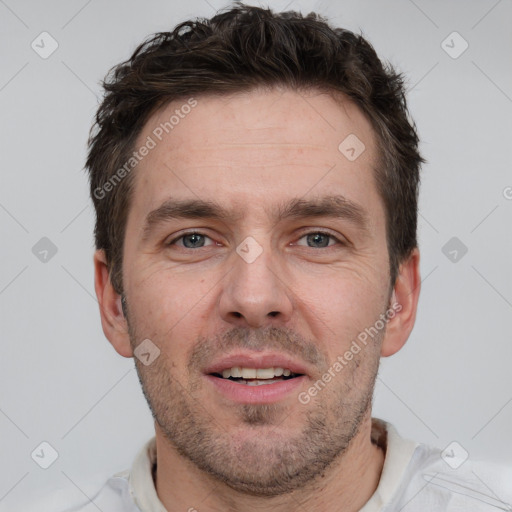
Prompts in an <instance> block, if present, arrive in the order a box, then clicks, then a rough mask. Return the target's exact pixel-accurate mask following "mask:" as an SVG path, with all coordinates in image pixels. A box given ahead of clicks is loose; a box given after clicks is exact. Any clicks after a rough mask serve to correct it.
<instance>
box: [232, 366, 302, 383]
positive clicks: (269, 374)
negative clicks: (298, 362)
mask: <svg viewBox="0 0 512 512" xmlns="http://www.w3.org/2000/svg"><path fill="white" fill-rule="evenodd" d="M291 373H292V372H291V371H290V370H289V369H288V368H241V367H239V366H233V368H226V369H225V370H222V377H223V378H224V379H229V377H234V378H243V379H262V380H269V379H273V378H274V377H281V376H284V377H289V376H290V375H291ZM251 385H255V386H257V385H258V384H251Z"/></svg>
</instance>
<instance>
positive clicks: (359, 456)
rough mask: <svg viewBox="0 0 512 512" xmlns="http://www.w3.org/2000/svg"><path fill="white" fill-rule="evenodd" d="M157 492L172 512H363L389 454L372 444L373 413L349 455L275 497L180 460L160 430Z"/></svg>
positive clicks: (157, 433) (346, 454) (185, 460)
mask: <svg viewBox="0 0 512 512" xmlns="http://www.w3.org/2000/svg"><path fill="white" fill-rule="evenodd" d="M155 428H156V447H157V471H156V491H157V494H158V497H159V499H160V501H161V502H162V504H163V505H164V506H165V508H166V509H167V510H168V511H169V512H171V511H172V512H173V511H175V510H191V511H192V510H194V509H198V510H209V511H211V512H217V511H218V512H220V511H226V510H227V511H229V512H241V511H245V510H248V509H249V510H250V509H252V510H257V511H261V512H263V511H267V510H272V511H275V512H285V511H286V512H288V511H289V510H290V509H292V510H293V509H296V508H297V503H300V504H301V505H302V507H301V508H304V509H305V510H308V511H311V512H317V511H318V512H320V511H321V512H334V511H339V510H344V511H346V512H351V511H354V512H356V511H358V510H360V509H361V508H362V507H363V506H364V505H365V503H366V502H367V501H368V500H369V499H370V497H371V496H372V494H373V493H374V492H375V490H376V489H377V487H378V484H379V479H380V475H381V472H382V467H383V465H384V457H385V454H384V451H383V450H382V449H381V448H380V447H378V446H376V445H375V444H373V443H372V441H371V411H369V412H368V414H367V416H366V418H365V420H364V421H363V423H362V424H361V428H360V429H359V432H358V433H357V435H356V436H355V437H354V438H353V439H352V441H351V443H350V445H349V446H348V448H347V450H346V451H345V453H344V454H343V455H342V456H341V457H339V458H338V460H336V461H335V462H333V464H331V466H329V468H328V469H326V470H325V472H324V473H323V474H321V475H319V476H318V478H316V479H315V481H313V482H311V483H310V484H309V485H307V486H304V487H302V488H301V489H299V490H296V491H293V492H291V493H288V494H286V495H282V496H276V497H272V498H268V497H258V496H252V495H247V494H243V493H240V492H238V491H235V490H233V489H232V488H230V487H229V486H227V485H225V484H224V483H223V482H220V481H218V480H217V479H215V478H213V477H211V476H210V475H207V474H205V473H204V472H202V471H201V470H199V469H198V468H197V467H196V466H195V465H194V464H192V463H191V462H190V461H189V460H188V459H184V458H183V457H182V456H181V455H179V454H178V453H177V452H176V450H175V449H174V447H173V446H172V444H171V443H169V441H168V440H167V439H166V438H165V437H164V435H163V433H162V432H161V430H160V429H159V427H158V425H156V427H155Z"/></svg>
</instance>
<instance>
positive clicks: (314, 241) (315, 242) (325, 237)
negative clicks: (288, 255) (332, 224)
mask: <svg viewBox="0 0 512 512" xmlns="http://www.w3.org/2000/svg"><path fill="white" fill-rule="evenodd" d="M303 239H305V240H306V243H305V244H304V243H301V242H300V240H303ZM331 242H333V243H331ZM336 242H338V243H341V242H340V240H339V239H338V238H336V237H335V236H334V235H332V234H331V233H326V232H324V231H315V232H312V233H307V234H305V235H303V236H301V237H300V239H299V242H297V245H307V246H308V247H313V248H315V249H323V248H324V247H328V246H331V245H334V244H335V243H336Z"/></svg>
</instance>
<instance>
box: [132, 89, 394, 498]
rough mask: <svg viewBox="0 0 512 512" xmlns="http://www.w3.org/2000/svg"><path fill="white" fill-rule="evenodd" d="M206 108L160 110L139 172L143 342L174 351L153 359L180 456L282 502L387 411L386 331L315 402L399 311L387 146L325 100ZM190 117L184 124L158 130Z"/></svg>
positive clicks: (146, 370)
mask: <svg viewBox="0 0 512 512" xmlns="http://www.w3.org/2000/svg"><path fill="white" fill-rule="evenodd" d="M196 101H197V105H196V106H195V107H194V108H192V109H190V110H191V111H190V113H188V114H187V115H184V116H183V112H185V111H188V110H189V109H181V110H180V108H181V106H182V105H183V104H185V103H186V102H185V101H184V102H176V103H173V104H171V105H169V106H168V107H167V108H165V109H162V110H161V111H159V112H157V113H156V114H155V115H154V116H153V117H152V118H151V119H150V120H149V121H148V122H147V124H146V126H145V128H144V130H143V132H142V133H141V134H140V136H139V139H138V143H137V144H136V149H137V148H139V147H140V146H142V145H143V144H144V143H146V141H147V140H148V139H147V137H148V136H150V137H151V138H152V139H153V140H154V142H155V143H156V146H155V147H154V148H153V149H151V150H150V151H149V153H148V155H147V156H145V157H144V159H143V160H142V161H141V162H140V163H139V165H138V166H137V168H136V170H134V173H135V175H134V189H133V199H132V204H131V207H130V212H129V216H128V220H127V227H126V239H125V247H124V256H123V257H124V260H123V284H124V290H125V294H126V298H127V304H128V318H127V320H128V323H129V327H130V338H131V343H132V345H133V347H135V346H137V345H139V344H140V343H141V342H142V341H143V340H145V339H150V340H151V342H152V343H153V344H154V345H156V346H157V347H158V349H159V350H160V355H159V356H158V357H157V358H156V359H155V360H154V361H153V362H152V363H151V364H150V365H147V366H145V365H143V364H141V363H140V361H138V362H137V366H138V372H139V377H140V379H141V382H142V385H143V389H144V392H145V394H146V397H147V399H148V401H149V404H150V407H151V409H152V411H153V414H154V416H155V419H156V421H157V424H158V425H157V430H158V429H159V430H160V431H161V433H162V434H163V435H164V436H165V437H166V438H168V440H169V441H170V443H171V444H172V446H173V447H174V448H175V449H176V451H177V452H178V453H179V454H180V455H181V456H184V457H186V458H188V459H189V460H191V461H192V462H193V463H194V464H195V465H196V466H197V467H199V468H201V469H202V470H204V471H207V472H208V473H210V474H212V475H214V476H216V477H217V478H220V479H221V480H223V481H225V482H226V483H227V484H228V485H230V486H232V487H234V488H236V489H240V490H245V491H247V492H252V493H255V494H268V495H272V494H279V493H282V492H287V491H289V490H292V489H295V488H297V487H298V486H301V485H303V484H304V483H305V482H307V481H309V480H311V479H312V478H313V477H314V476H315V475H317V474H318V473H319V472H321V471H322V470H323V469H325V467H327V466H328V465H329V464H330V463H331V462H333V461H334V460H336V458H337V457H338V456H339V455H341V454H343V453H344V451H345V449H346V447H347V445H348V443H349V441H350V440H351V439H352V438H353V437H354V435H355V434H357V431H358V428H359V426H360V424H361V422H362V421H363V420H364V419H365V418H367V417H368V413H369V410H370V407H371V397H372V393H373V387H374V383H375V378H376V372H377V368H378V362H379V356H380V346H381V342H382V337H383V335H384V329H381V330H380V332H379V333H378V334H377V335H375V336H374V337H373V338H368V342H367V344H366V345H362V344H361V343H360V344H359V345H360V346H361V350H360V352H358V353H357V354H354V357H353V359H352V360H351V361H348V362H346V363H347V364H346V365H344V367H343V369H342V370H339V371H335V372H333V373H334V377H332V378H331V379H330V382H329V383H328V384H326V385H325V386H323V387H322V389H321V390H320V391H318V392H317V393H316V395H311V394H308V396H309V398H310V399H309V401H307V403H304V402H306V400H304V399H302V400H299V397H300V396H302V397H304V396H305V395H304V393H305V392H307V391H308V389H309V388H310V387H311V386H313V385H314V384H315V382H317V381H318V380H319V379H322V376H323V375H325V373H326V372H328V370H329V369H330V368H331V372H332V367H333V364H334V363H335V361H337V360H338V361H339V359H338V357H339V356H343V354H345V353H346V351H347V350H349V348H350V346H351V344H352V341H353V340H355V339H356V338H357V336H358V335H359V334H360V333H361V332H362V331H364V330H365V329H366V328H370V327H372V326H374V325H375V324H376V321H377V320H378V319H379V316H380V315H381V314H382V313H384V312H385V311H386V310H387V309H388V306H389V299H390V296H389V295H390V294H389V291H390V290H389V284H390V283H389V261H388V260H389V259H388V252H387V246H386V233H385V213H384V207H383V204H382V201H381V199H380V197H379V195H378V193H377V190H376V185H375V180H374V168H375V166H376V165H377V153H376V143H375V136H374V134H373V131H372V128H371V125H370V123H369V122H368V121H367V120H366V118H365V117H364V116H363V115H362V114H361V112H360V111H359V109H358V108H357V107H355V106H354V105H353V104H352V103H350V102H349V101H348V100H347V101H345V102H344V103H343V104H340V103H338V102H335V101H334V100H333V99H332V98H331V97H330V96H327V95H323V94H319V93H310V94H308V95H304V94H298V93H296V92H292V91H289V90H285V91H273V92H261V91H254V92H250V93H244V94H240V95H233V96H229V97H197V98H196ZM176 109H178V110H180V112H181V113H182V116H183V118H181V116H180V120H179V122H178V123H176V124H175V125H174V127H173V129H172V131H171V130H169V134H166V133H165V131H164V132H163V134H162V133H161V130H160V131H158V130H157V131H156V132H155V129H157V128H158V127H159V126H161V123H165V122H167V121H169V119H170V118H171V116H172V115H173V114H174V113H175V111H176ZM174 121H175V119H174ZM155 133H158V134H160V138H161V139H162V140H161V141H160V140H159V138H158V137H156V136H155ZM351 134H352V135H351ZM349 135H350V136H351V138H349V139H347V140H348V142H347V143H345V145H342V148H341V150H340V149H339V145H340V143H341V142H342V141H344V140H345V139H346V138H347V137H348V136H349ZM354 135H355V136H357V138H358V139H359V140H360V141H362V143H363V144H364V146H365V150H364V151H363V152H362V153H361V154H360V155H359V156H358V157H357V158H355V159H354V158H353V157H354V155H356V156H357V153H358V152H359V151H360V149H361V147H360V146H357V147H355V146H354V140H356V139H354ZM347 144H348V148H347V147H346V146H347ZM351 147H354V151H352V150H351V149H350V148H351ZM347 156H348V157H350V158H347ZM186 202H192V203H191V204H189V205H185V203H186ZM202 203H205V204H202ZM176 206H181V208H176ZM217 210H218V211H217ZM194 233H195V234H194ZM231 368H235V369H234V370H232V371H231V372H229V369H231ZM270 368H282V370H277V372H274V373H272V370H270ZM244 369H245V370H244ZM255 369H261V370H264V369H266V371H263V372H259V375H258V373H256V376H259V377H261V378H260V379H255V380H253V377H254V375H255V373H254V371H255ZM283 370H284V373H285V374H286V373H288V371H291V372H292V373H291V375H290V377H293V378H286V379H284V378H283V376H279V374H280V373H281V372H282V371H283ZM223 371H225V373H224V377H223ZM240 374H243V376H244V377H247V379H244V380H240V378H239V377H237V375H240ZM276 374H277V375H276ZM229 375H231V378H229ZM294 375H296V376H294ZM225 377H228V378H225ZM301 393H302V395H301Z"/></svg>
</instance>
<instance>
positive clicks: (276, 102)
mask: <svg viewBox="0 0 512 512" xmlns="http://www.w3.org/2000/svg"><path fill="white" fill-rule="evenodd" d="M374 137H375V136H374V132H373V129H372V127H371V124H370V123H369V121H368V120H367V118H366V117H365V116H364V115H363V114H362V112H361V111H360V109H359V108H358V107H357V106H356V105H355V104H353V103H352V102H351V101H349V100H348V99H346V98H345V99H343V100H342V101H340V100H335V99H334V98H333V97H332V96H331V95H328V94H324V93H320V92H319V91H308V92H300V93H299V92H294V91H291V90H288V89H284V90H277V89H275V90H270V91H261V90H253V91H249V92H244V93H240V94H233V95H229V96H218V95H208V96H198V97H195V98H184V99H183V100H179V101H174V102H172V103H170V104H168V105H167V106H165V107H164V108H161V109H160V110H159V111H157V112H156V113H155V114H154V115H153V116H152V117H151V118H150V119H149V120H148V121H147V123H146V125H145V126H144V128H143V130H142V132H141V134H140V135H139V137H138V140H137V143H136V147H137V148H138V147H141V146H143V145H145V144H146V145H148V146H149V145H151V146H152V148H151V149H150V150H149V151H148V152H147V155H146V156H144V158H142V159H141V160H140V162H139V164H138V165H137V167H136V170H135V176H134V197H133V204H132V210H133V207H137V210H138V211H139V213H142V211H146V212H147V211H149V210H151V209H153V208H155V207H156V206H158V205H159V204H160V203H162V202H163V201H165V200H166V199H167V198H168V197H169V195H171V194H172V195H177V196H180V197H194V196H195V198H202V199H207V198H211V197H215V198H216V199H217V201H219V200H220V201H223V202H225V203H229V204H231V205H233V207H236V206H237V205H238V207H239V208H242V209H248V208H249V206H250V205H252V204H256V203H259V204H265V203H269V202H271V201H272V200H273V199H276V198H277V197H278V196H281V198H285V196H286V198H288V199H293V198H297V197H302V196H304V195H306V194H307V193H308V190H311V191H314V193H315V194H316V195H318V194H321V192H322V190H323V191H325V192H327V191H328V192H330V193H332V192H340V193H343V192H344V191H343V190H335V189H337V188H340V187H341V188H342V189H343V188H349V189H351V194H354V195H356V196H358V195H359V196H361V197H362V196H367V198H368V197H369V196H371V195H372V194H373V195H375V193H376V192H375V183H374V178H373V173H374V167H375V166H376V162H377V158H376V156H377V155H376V145H375V139H374ZM149 141H151V142H149ZM347 141H348V142H347ZM347 150H348V151H349V152H348V153H347ZM361 151H362V152H361ZM354 152H356V157H357V158H355V159H354V158H351V157H353V156H354ZM359 152H361V154H360V155H359V156H358V153H359ZM313 189H314V190H313ZM370 199H373V200H375V199H376V197H373V198H370ZM377 199H378V198H377Z"/></svg>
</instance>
